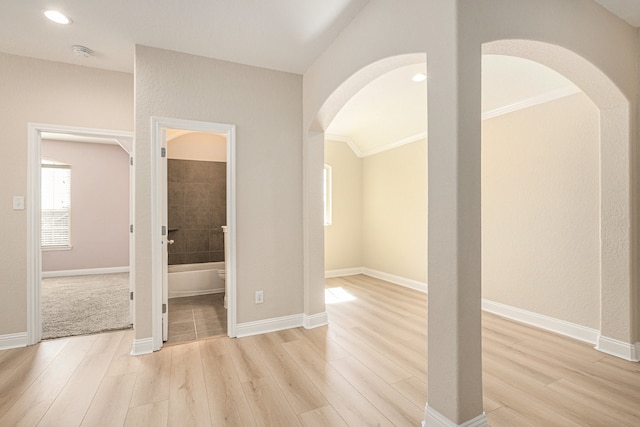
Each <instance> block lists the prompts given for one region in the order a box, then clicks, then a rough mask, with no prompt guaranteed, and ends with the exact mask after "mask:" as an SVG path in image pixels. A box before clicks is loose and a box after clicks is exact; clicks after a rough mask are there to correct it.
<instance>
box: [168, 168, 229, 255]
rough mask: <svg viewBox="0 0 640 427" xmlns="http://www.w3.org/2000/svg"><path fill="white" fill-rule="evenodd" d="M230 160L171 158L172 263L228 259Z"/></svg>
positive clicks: (169, 197) (170, 231)
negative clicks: (226, 230)
mask: <svg viewBox="0 0 640 427" xmlns="http://www.w3.org/2000/svg"><path fill="white" fill-rule="evenodd" d="M226 169H227V164H226V163H225V162H204V161H196V160H175V159H168V160H167V181H168V182H167V192H168V194H167V200H168V209H169V212H168V214H169V218H168V220H169V239H173V240H174V242H175V243H174V244H173V245H169V265H174V264H193V263H200V262H216V261H224V240H223V236H222V228H221V226H223V225H225V224H226V222H227V194H226V193H227V172H226Z"/></svg>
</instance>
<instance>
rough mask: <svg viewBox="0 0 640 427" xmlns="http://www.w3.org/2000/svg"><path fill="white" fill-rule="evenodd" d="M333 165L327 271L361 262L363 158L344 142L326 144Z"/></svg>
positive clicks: (355, 266)
mask: <svg viewBox="0 0 640 427" xmlns="http://www.w3.org/2000/svg"><path fill="white" fill-rule="evenodd" d="M324 162H325V164H327V165H329V166H331V175H332V196H333V197H332V208H333V215H332V217H333V222H332V224H331V225H329V226H325V228H324V233H325V234H324V235H325V246H324V251H325V252H324V253H325V258H324V263H325V269H326V270H328V271H329V270H339V269H348V268H360V267H362V266H363V263H362V159H360V158H359V157H358V156H356V155H355V154H354V152H353V150H351V148H349V146H348V145H347V144H345V143H344V142H336V141H325V143H324Z"/></svg>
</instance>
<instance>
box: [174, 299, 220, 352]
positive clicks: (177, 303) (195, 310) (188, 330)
mask: <svg viewBox="0 0 640 427" xmlns="http://www.w3.org/2000/svg"><path fill="white" fill-rule="evenodd" d="M226 332H227V310H225V308H224V293H219V294H209V295H199V296H194V297H182V298H170V299H169V337H168V340H167V344H174V343H178V342H184V341H193V340H196V339H202V338H207V337H213V336H216V335H223V334H226Z"/></svg>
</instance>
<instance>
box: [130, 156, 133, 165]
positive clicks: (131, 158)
mask: <svg viewBox="0 0 640 427" xmlns="http://www.w3.org/2000/svg"><path fill="white" fill-rule="evenodd" d="M129 164H130V165H131V166H133V157H129Z"/></svg>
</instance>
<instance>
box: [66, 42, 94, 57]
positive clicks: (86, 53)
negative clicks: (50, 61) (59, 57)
mask: <svg viewBox="0 0 640 427" xmlns="http://www.w3.org/2000/svg"><path fill="white" fill-rule="evenodd" d="M71 49H73V53H75V54H76V56H81V57H83V58H88V57H90V56H93V51H92V50H91V49H89V48H88V47H86V46H80V45H79V44H74V45H73V46H71Z"/></svg>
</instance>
